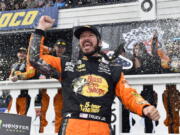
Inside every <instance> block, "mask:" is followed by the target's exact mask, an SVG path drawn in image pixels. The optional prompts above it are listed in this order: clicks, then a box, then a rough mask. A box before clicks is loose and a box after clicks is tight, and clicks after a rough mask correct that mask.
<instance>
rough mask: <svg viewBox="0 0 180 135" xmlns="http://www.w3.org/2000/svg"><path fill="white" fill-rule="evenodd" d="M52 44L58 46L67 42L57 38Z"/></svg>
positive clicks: (62, 45)
mask: <svg viewBox="0 0 180 135" xmlns="http://www.w3.org/2000/svg"><path fill="white" fill-rule="evenodd" d="M54 46H59V47H66V46H67V42H66V41H65V40H64V39H58V40H57V41H56V43H55V44H54Z"/></svg>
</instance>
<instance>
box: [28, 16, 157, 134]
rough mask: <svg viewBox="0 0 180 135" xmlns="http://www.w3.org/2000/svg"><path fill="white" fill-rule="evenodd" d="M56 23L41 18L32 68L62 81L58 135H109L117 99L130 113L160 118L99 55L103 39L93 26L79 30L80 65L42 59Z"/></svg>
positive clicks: (33, 46)
mask: <svg viewBox="0 0 180 135" xmlns="http://www.w3.org/2000/svg"><path fill="white" fill-rule="evenodd" d="M53 23H54V20H53V19H52V18H51V17H49V16H42V17H41V18H40V20H39V24H38V26H37V29H36V30H35V32H34V33H33V34H32V36H31V40H30V46H29V52H30V57H29V58H30V62H31V64H32V66H34V67H35V68H36V69H38V70H40V71H41V72H43V73H45V74H46V75H47V76H51V77H54V78H57V79H61V83H62V96H63V110H62V111H63V112H62V113H63V122H62V125H61V130H60V132H59V135H92V134H93V135H110V134H111V133H110V126H109V125H110V120H111V106H112V103H113V100H114V98H115V96H118V97H119V99H121V101H122V103H123V104H124V105H125V106H126V108H128V109H129V110H130V111H132V112H134V113H136V114H138V115H140V116H146V117H149V118H150V119H152V120H158V119H159V118H160V115H159V112H158V111H157V109H156V108H155V107H154V106H152V105H150V104H149V103H148V102H147V101H145V100H144V99H143V98H142V97H141V96H140V95H139V94H138V93H137V92H136V90H135V89H133V88H131V87H130V86H129V85H128V83H127V81H126V80H125V78H124V75H123V73H122V70H121V68H120V67H118V66H114V65H112V64H111V63H110V62H109V63H108V61H106V60H105V59H103V58H104V57H103V56H102V55H101V54H100V53H99V50H100V45H101V42H102V40H101V35H100V34H99V32H98V31H97V29H96V28H95V27H93V26H81V27H78V28H77V29H76V30H75V32H74V35H75V36H76V37H77V38H78V39H79V47H80V50H81V55H80V56H81V57H79V58H78V60H77V61H71V60H63V58H57V57H54V56H50V55H43V53H42V48H43V42H44V35H45V30H47V29H49V28H51V27H52V25H53Z"/></svg>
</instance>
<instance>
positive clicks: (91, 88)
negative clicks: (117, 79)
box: [72, 74, 108, 97]
mask: <svg viewBox="0 0 180 135" xmlns="http://www.w3.org/2000/svg"><path fill="white" fill-rule="evenodd" d="M72 87H73V91H74V92H75V93H76V94H81V95H83V96H86V97H101V96H104V95H105V94H106V93H107V92H108V83H107V81H106V80H105V79H104V78H103V77H101V76H97V75H94V74H92V75H84V76H81V77H79V78H76V79H74V80H73V83H72Z"/></svg>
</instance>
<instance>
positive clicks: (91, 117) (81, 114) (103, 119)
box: [79, 113, 106, 121]
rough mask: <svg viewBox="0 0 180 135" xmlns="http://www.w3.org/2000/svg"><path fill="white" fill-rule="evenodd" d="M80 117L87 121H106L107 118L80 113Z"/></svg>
mask: <svg viewBox="0 0 180 135" xmlns="http://www.w3.org/2000/svg"><path fill="white" fill-rule="evenodd" d="M79 117H80V118H85V119H93V120H98V121H106V117H103V116H99V115H94V114H87V113H80V114H79Z"/></svg>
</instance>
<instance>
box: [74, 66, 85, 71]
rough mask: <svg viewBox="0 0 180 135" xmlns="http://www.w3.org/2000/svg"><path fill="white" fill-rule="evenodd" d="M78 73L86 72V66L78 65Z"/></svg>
mask: <svg viewBox="0 0 180 135" xmlns="http://www.w3.org/2000/svg"><path fill="white" fill-rule="evenodd" d="M76 70H77V71H78V72H82V71H86V66H85V64H79V65H77V69H76Z"/></svg>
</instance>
